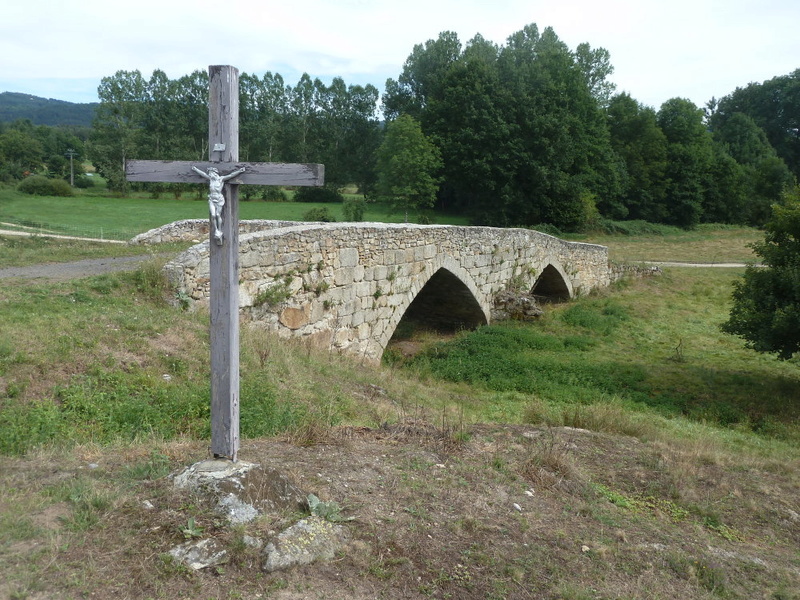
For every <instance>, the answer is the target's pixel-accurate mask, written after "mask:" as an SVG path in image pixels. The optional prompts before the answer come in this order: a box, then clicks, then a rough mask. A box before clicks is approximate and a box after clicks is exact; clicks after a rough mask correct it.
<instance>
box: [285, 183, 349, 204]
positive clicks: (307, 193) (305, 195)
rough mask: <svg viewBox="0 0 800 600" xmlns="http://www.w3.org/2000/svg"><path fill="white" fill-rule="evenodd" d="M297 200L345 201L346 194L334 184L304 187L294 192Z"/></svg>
mask: <svg viewBox="0 0 800 600" xmlns="http://www.w3.org/2000/svg"><path fill="white" fill-rule="evenodd" d="M294 201H295V202H344V196H342V194H341V193H340V192H339V190H338V189H336V188H335V187H332V186H325V187H302V188H300V189H299V190H297V191H296V192H295V193H294Z"/></svg>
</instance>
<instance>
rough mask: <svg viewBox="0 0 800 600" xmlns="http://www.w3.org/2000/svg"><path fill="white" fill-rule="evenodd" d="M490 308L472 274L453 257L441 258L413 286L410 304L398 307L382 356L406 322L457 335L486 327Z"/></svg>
mask: <svg viewBox="0 0 800 600" xmlns="http://www.w3.org/2000/svg"><path fill="white" fill-rule="evenodd" d="M489 319H490V308H489V306H488V304H487V302H486V299H485V298H483V294H481V293H480V291H479V290H478V286H477V285H476V284H475V281H474V280H473V278H472V276H471V275H470V274H469V272H468V271H467V270H466V269H464V268H463V267H462V266H461V265H459V264H458V263H457V262H456V261H455V260H454V259H453V258H452V257H451V256H447V255H445V256H441V255H440V256H439V257H437V259H435V260H434V261H433V262H432V263H431V264H430V265H429V266H428V267H426V268H425V270H424V271H422V273H420V274H419V275H418V276H417V277H416V278H415V279H414V281H413V283H412V284H411V287H410V290H409V293H408V295H407V298H406V302H405V303H404V304H402V305H400V306H398V307H397V310H396V311H395V313H394V315H393V316H392V319H391V320H390V321H389V323H388V324H387V327H386V329H385V330H384V332H383V334H382V335H381V336H380V340H379V344H380V347H381V353H383V351H384V350H385V349H386V346H387V345H388V344H389V340H391V338H392V336H393V335H394V333H395V331H396V330H397V327H398V325H399V324H400V323H401V322H402V321H404V320H411V321H413V322H416V323H420V324H423V325H427V326H430V327H432V328H435V329H440V330H447V331H457V330H459V329H473V328H475V327H478V326H480V325H486V324H487V323H488V322H489Z"/></svg>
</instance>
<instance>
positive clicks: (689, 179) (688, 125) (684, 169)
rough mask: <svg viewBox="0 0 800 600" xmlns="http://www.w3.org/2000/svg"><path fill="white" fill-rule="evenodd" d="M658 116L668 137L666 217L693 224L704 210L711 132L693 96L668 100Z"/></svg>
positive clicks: (682, 224)
mask: <svg viewBox="0 0 800 600" xmlns="http://www.w3.org/2000/svg"><path fill="white" fill-rule="evenodd" d="M657 118H658V125H659V127H661V131H663V132H664V135H665V137H666V140H667V166H666V170H665V176H666V183H667V189H666V204H667V214H666V215H665V219H664V221H665V222H666V223H669V224H670V225H677V226H678V227H687V228H690V227H694V226H695V225H697V224H698V223H699V222H700V220H701V217H702V214H703V200H704V187H705V183H706V176H707V173H708V171H709V168H710V165H711V159H712V139H711V134H710V133H709V132H708V130H707V129H706V127H705V124H704V123H703V111H702V109H700V108H698V107H697V106H695V104H694V103H693V102H691V101H690V100H686V99H683V98H672V99H671V100H667V101H666V102H665V103H664V104H662V105H661V109H660V110H659V111H658V115H657Z"/></svg>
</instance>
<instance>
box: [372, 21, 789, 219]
mask: <svg viewBox="0 0 800 600" xmlns="http://www.w3.org/2000/svg"><path fill="white" fill-rule="evenodd" d="M612 72H613V67H612V65H611V62H610V56H609V53H608V52H607V51H606V50H605V49H603V48H597V49H593V48H591V46H589V44H581V45H579V46H578V47H577V49H575V50H574V51H572V50H570V49H569V48H568V47H567V45H566V44H564V43H563V42H562V41H561V40H560V39H559V38H558V36H557V35H556V34H555V32H554V31H553V30H552V29H551V28H547V29H545V30H544V31H542V32H541V33H540V32H539V29H538V28H537V27H536V25H529V26H527V27H525V28H524V29H523V30H521V31H519V32H517V33H515V34H514V35H512V36H511V37H509V38H508V40H507V42H506V44H505V45H503V46H498V45H496V44H494V43H492V42H490V41H487V40H485V39H484V38H482V37H481V36H476V37H475V38H473V39H472V40H470V41H469V42H467V43H466V44H465V45H462V44H461V42H460V41H459V40H458V37H457V36H456V34H454V33H451V32H446V33H442V34H440V35H439V37H438V39H436V40H429V41H428V42H427V43H425V44H424V45H422V44H420V45H417V46H415V47H414V50H413V52H412V53H411V55H410V56H409V57H408V59H407V60H406V62H405V64H404V66H403V71H402V73H401V74H400V76H399V78H398V79H397V80H396V81H394V80H389V81H388V82H387V85H386V94H385V96H384V98H383V103H384V110H385V112H386V115H387V117H388V118H389V119H390V120H391V119H394V118H396V117H397V116H399V115H401V114H408V115H411V116H412V117H413V118H415V119H416V120H418V121H419V122H420V124H421V126H422V129H423V131H424V132H425V134H426V135H427V136H430V138H431V139H432V140H433V141H434V143H435V145H436V146H437V147H438V148H439V150H440V151H441V155H442V161H443V165H444V167H443V182H442V185H441V188H440V190H439V195H438V202H439V205H440V206H442V207H446V208H449V209H453V210H458V211H462V212H466V213H469V214H471V215H472V216H473V219H474V220H475V222H476V223H482V224H487V225H499V226H509V225H523V226H524V225H533V224H538V223H550V224H552V225H555V226H557V227H559V228H561V229H566V230H575V229H580V228H582V227H586V226H587V225H591V223H592V221H595V220H597V219H598V218H603V217H604V218H609V219H617V220H619V219H644V220H648V221H652V222H657V223H666V224H671V225H677V226H680V227H692V226H694V225H696V224H697V223H700V222H722V223H746V224H752V225H762V224H763V223H764V222H765V221H766V220H767V218H768V217H769V212H770V206H771V205H772V204H773V203H775V202H779V201H780V199H781V194H782V193H783V192H784V191H785V190H786V189H788V188H789V187H791V185H792V184H793V183H794V180H795V178H796V176H797V175H798V173H800V163H799V162H798V158H799V157H800V155H798V152H800V139H799V138H798V123H797V120H798V118H800V70H798V71H795V72H794V73H793V74H791V75H789V76H785V77H777V78H775V79H773V80H771V81H769V82H765V83H764V84H750V85H748V86H747V87H745V88H739V89H737V90H736V91H734V92H733V93H731V94H730V95H729V96H726V97H725V98H723V99H722V100H720V101H716V100H712V101H711V102H710V103H709V105H708V106H707V107H706V108H705V109H703V108H699V107H697V106H696V105H694V104H693V103H692V102H691V101H689V100H686V99H682V98H673V99H670V100H667V101H666V102H665V103H664V104H663V105H662V106H661V107H660V108H659V109H658V110H657V111H656V110H655V109H654V108H651V107H648V106H644V105H642V104H641V103H639V102H637V101H636V100H635V99H634V98H632V97H631V96H630V95H628V94H624V93H623V94H616V95H615V94H614V86H613V84H611V83H610V82H609V80H608V77H609V75H611V74H612Z"/></svg>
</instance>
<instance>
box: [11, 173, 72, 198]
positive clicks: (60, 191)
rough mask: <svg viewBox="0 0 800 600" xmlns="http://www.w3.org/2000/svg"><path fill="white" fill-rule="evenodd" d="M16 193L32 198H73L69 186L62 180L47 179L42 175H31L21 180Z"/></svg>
mask: <svg viewBox="0 0 800 600" xmlns="http://www.w3.org/2000/svg"><path fill="white" fill-rule="evenodd" d="M17 191H20V192H22V193H23V194H30V195H32V196H73V195H74V193H73V191H72V188H71V187H70V186H69V184H68V183H67V182H66V181H64V180H63V179H49V178H47V177H45V176H43V175H31V176H30V177H26V178H25V179H23V180H22V181H21V182H20V184H19V185H18V186H17Z"/></svg>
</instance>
